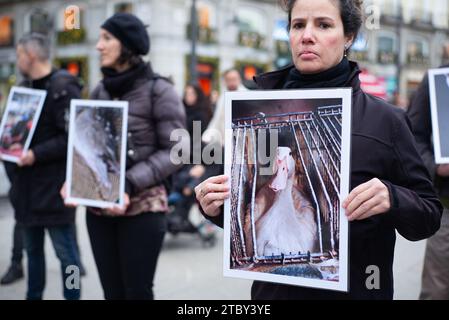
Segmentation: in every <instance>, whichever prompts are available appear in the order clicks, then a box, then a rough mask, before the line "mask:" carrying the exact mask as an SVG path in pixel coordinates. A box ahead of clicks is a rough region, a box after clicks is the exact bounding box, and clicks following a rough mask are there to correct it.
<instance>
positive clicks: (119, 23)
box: [101, 13, 150, 55]
mask: <svg viewBox="0 0 449 320" xmlns="http://www.w3.org/2000/svg"><path fill="white" fill-rule="evenodd" d="M101 27H102V28H103V29H105V30H107V31H109V32H110V33H111V34H112V35H114V37H116V38H117V39H119V40H120V42H121V43H122V45H124V46H125V47H127V48H128V49H129V50H131V51H132V52H134V53H135V54H138V55H145V54H147V53H148V52H149V51H150V37H149V36H148V32H147V29H146V27H145V25H144V24H143V22H142V21H141V20H140V19H139V18H137V17H136V16H135V15H132V14H129V13H116V14H114V15H113V16H112V17H110V18H109V19H108V20H106V21H105V23H103V25H102V26H101Z"/></svg>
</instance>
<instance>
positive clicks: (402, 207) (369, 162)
mask: <svg viewBox="0 0 449 320" xmlns="http://www.w3.org/2000/svg"><path fill="white" fill-rule="evenodd" d="M291 68H292V66H290V67H288V68H285V69H283V70H279V71H275V72H270V73H266V74H262V75H260V76H258V77H256V78H255V81H256V83H257V85H258V87H259V88H261V89H281V88H282V87H283V84H284V82H285V80H286V78H287V76H288V73H289V70H290V69H291ZM351 69H352V73H351V76H350V78H349V80H348V82H347V84H346V85H345V86H346V87H352V88H353V95H352V99H353V100H352V152H351V186H350V188H351V190H352V189H353V188H355V187H357V186H358V185H360V184H362V183H365V182H368V181H369V180H371V179H373V178H378V179H380V180H381V181H382V182H383V183H384V184H385V185H386V186H387V187H388V189H389V191H390V201H391V206H392V207H391V210H390V211H389V212H387V213H385V214H382V215H376V216H373V217H370V218H368V219H366V220H362V221H355V222H351V223H350V226H349V230H350V235H349V246H350V248H349V261H350V265H349V293H339V292H333V291H326V290H316V289H309V288H302V287H294V286H287V285H280V284H271V283H263V282H258V281H256V282H254V284H253V287H252V298H253V299H392V298H393V257H394V246H395V241H396V233H395V232H396V230H397V231H398V232H399V233H400V234H401V235H402V236H404V237H405V238H407V239H408V240H411V241H418V240H422V239H425V238H428V237H430V236H431V235H433V234H434V233H435V232H436V231H437V230H438V229H439V226H440V219H441V212H442V206H441V203H440V202H439V200H438V197H437V196H436V194H435V191H434V190H433V187H432V183H431V181H430V177H429V174H428V172H427V169H426V168H425V166H424V164H423V162H422V160H421V157H420V156H419V153H418V151H417V150H416V146H415V143H414V138H413V135H412V133H411V131H410V125H409V121H408V119H407V117H406V115H405V113H404V112H403V111H401V110H399V109H398V108H395V107H393V106H391V105H389V104H388V103H386V102H385V101H383V100H381V99H379V98H376V97H373V96H371V95H369V94H366V93H364V92H363V91H362V90H361V89H360V81H359V78H358V74H359V73H360V71H359V69H358V66H357V64H356V63H353V62H351ZM220 218H221V219H214V220H213V221H215V222H216V223H219V224H221V225H222V223H223V216H221V217H220ZM372 265H375V266H378V267H379V269H380V272H381V274H380V289H379V290H368V289H367V287H366V285H365V283H366V280H367V278H368V277H369V275H370V274H367V273H366V270H367V267H369V266H372Z"/></svg>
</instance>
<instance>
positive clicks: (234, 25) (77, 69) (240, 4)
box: [0, 0, 289, 93]
mask: <svg viewBox="0 0 449 320" xmlns="http://www.w3.org/2000/svg"><path fill="white" fill-rule="evenodd" d="M70 5H75V6H77V7H78V8H79V9H80V25H79V27H80V29H78V30H71V31H67V30H64V21H65V10H66V8H67V7H68V6H70ZM191 5H192V1H191V0H164V1H156V0H128V1H123V0H121V1H117V0H113V1H105V0H84V1H83V0H81V1H77V0H69V1H66V0H58V1H55V0H42V1H3V0H0V26H2V28H1V30H2V31H1V32H0V70H1V71H0V82H2V83H3V87H5V86H6V85H5V84H4V83H5V82H9V83H12V82H13V81H14V80H15V77H14V76H11V75H14V74H15V73H16V70H15V49H14V47H13V46H14V44H15V43H16V41H17V39H19V38H20V36H21V35H22V34H23V33H24V32H28V31H31V30H33V31H41V32H45V33H47V34H49V35H50V36H51V37H52V39H53V46H54V50H53V53H54V62H55V64H56V65H58V66H62V67H64V68H67V69H68V70H69V71H71V72H73V73H74V74H77V75H79V76H80V77H81V78H82V79H83V80H84V82H85V83H86V85H87V87H88V88H89V90H92V88H93V87H94V86H95V84H96V83H97V82H98V81H99V80H100V79H101V74H100V65H99V58H98V53H97V52H96V50H95V43H96V41H97V38H98V34H99V30H100V25H101V23H102V22H104V21H105V19H106V18H107V17H109V16H111V15H112V14H113V13H115V12H118V11H126V12H131V13H134V14H136V15H137V16H138V17H139V18H141V19H142V20H143V21H144V23H146V24H148V25H149V33H150V36H151V52H150V54H149V57H147V59H149V60H151V62H152V64H153V66H154V69H155V70H156V71H157V72H158V73H160V74H162V75H165V76H169V77H171V78H172V79H173V81H174V82H175V84H176V87H177V89H178V91H179V92H181V90H182V88H183V87H184V85H185V84H186V82H187V81H188V79H189V63H190V52H191V41H190V38H191V36H190V33H191V31H190V25H191V24H190V11H191ZM196 7H197V12H198V14H197V16H198V34H197V37H198V42H197V43H198V45H197V56H198V58H197V60H198V66H197V72H198V75H199V81H200V83H201V86H202V87H203V89H204V90H205V91H206V93H209V92H210V91H211V90H212V89H214V88H218V87H219V75H220V73H221V72H222V71H223V70H225V69H227V68H230V67H234V66H235V67H238V68H239V69H240V70H241V72H242V75H243V76H244V78H245V79H246V80H248V83H249V82H250V80H251V79H252V76H253V75H254V74H256V73H259V72H262V71H267V70H269V69H271V68H272V64H273V62H275V63H276V61H277V64H279V66H280V65H285V64H287V63H288V61H289V53H288V45H286V44H287V40H288V39H287V33H286V32H285V15H284V13H283V12H282V11H281V10H280V9H279V8H278V7H277V6H276V2H275V1H260V0H259V1H251V0H247V1H241V0H229V1H220V0H198V1H196ZM278 42H279V43H278ZM0 86H1V85H0Z"/></svg>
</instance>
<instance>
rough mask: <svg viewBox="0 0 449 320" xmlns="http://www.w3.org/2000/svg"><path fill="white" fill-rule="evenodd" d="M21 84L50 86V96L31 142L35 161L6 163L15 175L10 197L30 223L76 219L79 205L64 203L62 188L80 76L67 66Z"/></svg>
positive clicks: (18, 213) (19, 214)
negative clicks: (24, 164) (25, 164)
mask: <svg viewBox="0 0 449 320" xmlns="http://www.w3.org/2000/svg"><path fill="white" fill-rule="evenodd" d="M21 85H22V86H25V87H29V88H33V89H43V90H47V97H46V99H45V103H44V105H43V108H42V112H41V115H40V117H39V121H38V124H37V127H36V130H35V131H34V135H33V139H32V140H31V145H30V149H31V150H33V152H34V155H35V157H36V162H35V164H34V165H33V166H30V167H23V168H19V167H17V166H16V165H13V164H11V163H5V165H6V166H7V172H8V173H9V174H8V175H9V176H10V178H11V190H10V199H11V203H12V205H13V207H14V210H15V213H16V219H17V221H18V222H20V223H23V224H24V225H26V226H55V225H63V224H69V223H74V221H75V220H74V218H75V209H71V208H67V207H66V206H65V205H64V202H63V200H62V198H61V196H60V194H59V191H60V189H61V187H62V185H63V184H64V181H65V178H66V176H65V173H66V155H67V140H68V134H67V123H66V115H67V114H68V108H69V106H70V100H71V99H79V98H80V96H81V86H80V84H79V81H78V80H77V78H75V77H73V76H72V75H70V74H69V73H68V72H66V71H63V70H52V72H51V74H50V75H48V76H46V77H45V78H43V79H39V80H35V81H26V82H23V83H22V84H21Z"/></svg>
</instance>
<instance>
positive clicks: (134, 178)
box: [126, 80, 188, 192]
mask: <svg viewBox="0 0 449 320" xmlns="http://www.w3.org/2000/svg"><path fill="white" fill-rule="evenodd" d="M158 82H159V83H158ZM158 82H156V83H155V84H154V93H153V94H154V97H153V98H152V101H153V103H154V105H153V107H152V109H153V111H152V118H153V119H152V121H154V125H155V128H156V135H157V141H158V143H159V145H158V147H159V148H158V150H157V151H156V152H154V153H153V154H151V155H150V156H149V157H148V159H146V160H145V161H141V162H138V163H136V164H135V165H134V166H132V167H131V168H130V169H129V170H128V171H127V172H126V178H127V179H128V180H129V181H130V182H131V183H132V185H133V190H134V191H135V192H139V191H141V190H144V189H145V188H148V187H151V186H153V185H156V184H158V183H161V182H163V181H164V179H166V178H167V177H169V176H170V175H171V174H172V173H174V172H175V171H176V170H177V169H179V167H180V165H176V164H174V163H173V162H172V161H171V159H170V152H171V149H172V147H173V146H175V145H176V144H177V143H178V142H177V141H170V135H171V133H172V131H173V130H175V129H185V121H186V120H185V111H184V107H183V105H182V103H181V100H180V99H179V97H178V95H177V94H176V92H175V90H174V88H173V86H172V85H171V84H168V83H167V82H165V81H163V80H159V81H158ZM161 83H162V84H161ZM187 143H188V141H187ZM185 147H188V146H187V145H186V146H185Z"/></svg>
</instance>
